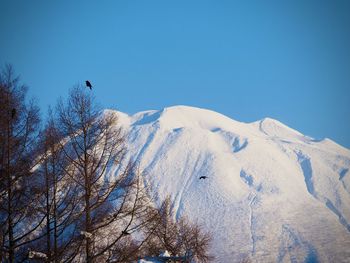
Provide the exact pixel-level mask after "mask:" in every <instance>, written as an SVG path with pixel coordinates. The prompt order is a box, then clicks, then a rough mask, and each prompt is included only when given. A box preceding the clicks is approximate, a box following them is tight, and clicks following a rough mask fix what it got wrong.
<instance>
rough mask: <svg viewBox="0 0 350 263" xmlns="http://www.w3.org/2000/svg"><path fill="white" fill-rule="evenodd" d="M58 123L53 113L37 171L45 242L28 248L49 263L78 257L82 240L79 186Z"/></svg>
mask: <svg viewBox="0 0 350 263" xmlns="http://www.w3.org/2000/svg"><path fill="white" fill-rule="evenodd" d="M55 122H56V120H55V118H54V116H53V113H52V112H51V111H50V113H49V119H48V121H47V124H46V127H45V129H44V131H43V132H42V133H41V141H40V148H41V152H40V160H41V161H40V165H39V167H38V168H37V170H36V172H37V173H38V174H39V175H40V176H39V177H37V179H38V180H37V182H36V189H37V191H36V192H37V193H38V198H37V202H36V210H37V212H38V213H39V214H41V215H42V216H43V217H45V222H44V223H43V226H42V237H43V239H41V240H38V242H36V243H33V244H30V245H29V247H28V248H29V249H30V250H31V251H35V252H39V253H41V254H44V255H46V257H47V261H48V262H61V261H62V260H63V261H66V259H67V258H71V257H72V256H74V255H75V254H76V250H74V247H75V246H74V242H75V240H76V239H77V237H78V233H77V231H76V223H75V222H76V220H77V215H78V214H79V210H78V204H77V203H78V200H77V197H76V190H77V187H76V184H75V183H74V181H73V180H72V179H71V178H70V177H69V176H67V175H66V173H65V169H67V166H68V165H69V164H68V163H67V160H66V159H65V158H64V155H63V149H62V144H61V140H63V138H62V137H61V135H60V134H59V131H58V129H57V127H56V125H55ZM44 243H46V244H44ZM33 255H34V254H33Z"/></svg>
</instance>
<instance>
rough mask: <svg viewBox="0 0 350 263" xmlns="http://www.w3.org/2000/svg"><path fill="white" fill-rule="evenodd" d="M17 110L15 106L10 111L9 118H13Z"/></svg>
mask: <svg viewBox="0 0 350 263" xmlns="http://www.w3.org/2000/svg"><path fill="white" fill-rule="evenodd" d="M16 113H17V110H16V109H15V108H13V109H12V111H11V118H12V119H13V118H14V117H15V116H16Z"/></svg>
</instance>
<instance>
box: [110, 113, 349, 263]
mask: <svg viewBox="0 0 350 263" xmlns="http://www.w3.org/2000/svg"><path fill="white" fill-rule="evenodd" d="M116 114H118V115H119V119H120V123H121V125H122V126H123V127H124V129H125V131H126V132H127V138H128V147H129V149H130V151H129V154H130V157H132V158H134V159H137V160H139V162H140V164H141V167H142V168H143V169H144V170H145V172H146V173H145V178H144V180H145V183H147V184H150V185H151V186H152V187H153V190H154V192H155V194H156V196H157V197H158V200H159V201H161V200H162V199H164V198H165V196H166V195H171V197H172V200H173V209H174V212H175V215H176V217H179V216H181V215H186V216H188V217H189V219H191V220H193V221H197V222H199V223H200V224H202V225H203V226H204V227H205V228H206V229H207V230H210V231H211V232H212V233H213V237H214V241H213V244H212V252H213V254H214V255H215V256H216V259H215V262H239V260H240V259H242V258H245V257H249V258H250V259H252V261H253V262H350V174H349V173H350V172H349V169H350V151H349V150H348V149H346V148H343V147H342V146H340V145H338V144H336V143H334V142H333V141H331V140H329V139H324V140H321V141H316V140H314V139H312V138H310V137H306V136H304V135H302V134H301V133H299V132H297V131H295V130H293V129H291V128H289V127H287V126H285V125H284V124H282V123H280V122H278V121H276V120H273V119H269V118H266V119H263V120H261V121H257V122H254V123H241V122H237V121H234V120H232V119H230V118H228V117H226V116H224V115H221V114H219V113H216V112H213V111H209V110H205V109H199V108H193V107H186V106H176V107H170V108H165V109H163V110H159V111H145V112H140V113H137V114H135V115H133V116H128V115H126V114H123V113H120V112H119V113H116ZM200 176H207V177H208V178H207V179H204V180H203V179H202V180H200V179H199V177H200Z"/></svg>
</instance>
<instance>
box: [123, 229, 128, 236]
mask: <svg viewBox="0 0 350 263" xmlns="http://www.w3.org/2000/svg"><path fill="white" fill-rule="evenodd" d="M122 234H123V235H124V236H127V235H130V233H129V232H128V231H126V230H123V231H122Z"/></svg>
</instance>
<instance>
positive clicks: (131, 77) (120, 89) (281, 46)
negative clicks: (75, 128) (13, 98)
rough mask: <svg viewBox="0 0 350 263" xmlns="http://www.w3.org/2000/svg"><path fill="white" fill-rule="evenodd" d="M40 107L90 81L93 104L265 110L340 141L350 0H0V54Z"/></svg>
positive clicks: (348, 74)
mask: <svg viewBox="0 0 350 263" xmlns="http://www.w3.org/2000/svg"><path fill="white" fill-rule="evenodd" d="M5 63H11V64H13V66H14V67H15V70H16V72H17V73H19V74H20V75H21V77H22V80H23V81H24V82H25V83H26V84H27V85H28V86H29V87H30V95H31V96H34V97H37V99H38V101H39V104H40V106H41V107H42V109H43V111H44V112H45V111H46V109H47V106H48V105H49V104H51V105H53V104H55V102H56V100H57V98H58V97H59V96H66V94H67V92H68V90H69V88H70V87H72V86H73V85H74V84H76V83H83V82H84V81H85V80H86V79H89V80H91V82H92V84H93V85H94V86H95V89H94V91H93V92H94V93H95V95H96V97H97V100H98V101H99V102H100V104H101V105H102V106H103V107H106V108H107V107H108V108H116V109H118V110H121V111H123V112H127V113H135V112H137V111H141V110H147V109H161V108H163V107H166V106H171V105H177V104H183V105H190V106H197V107H203V108H209V109H212V110H215V111H218V112H221V113H223V114H225V115H228V116H229V117H231V118H233V119H236V120H239V121H245V122H250V121H255V120H258V119H261V118H263V117H267V116H268V117H272V118H276V119H278V120H280V121H282V122H283V123H285V124H287V125H289V126H291V127H292V128H295V129H297V130H299V131H301V132H302V133H304V134H306V135H310V136H312V137H316V138H323V137H328V138H331V139H333V140H335V141H336V142H338V143H340V144H342V145H344V146H346V147H347V148H350V1H347V0H344V1H336V0H329V1H322V0H320V1H311V0H300V1H294V0H293V1H277V0H276V1H217V0H216V1H214V0H212V1H206V0H199V1H190V0H186V1H181V0H177V1H165V0H159V1H152V0H149V1H130V0H124V1H117V0H115V1H35V0H31V1H28V0H23V1H17V0H0V64H1V65H4V64H5Z"/></svg>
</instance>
